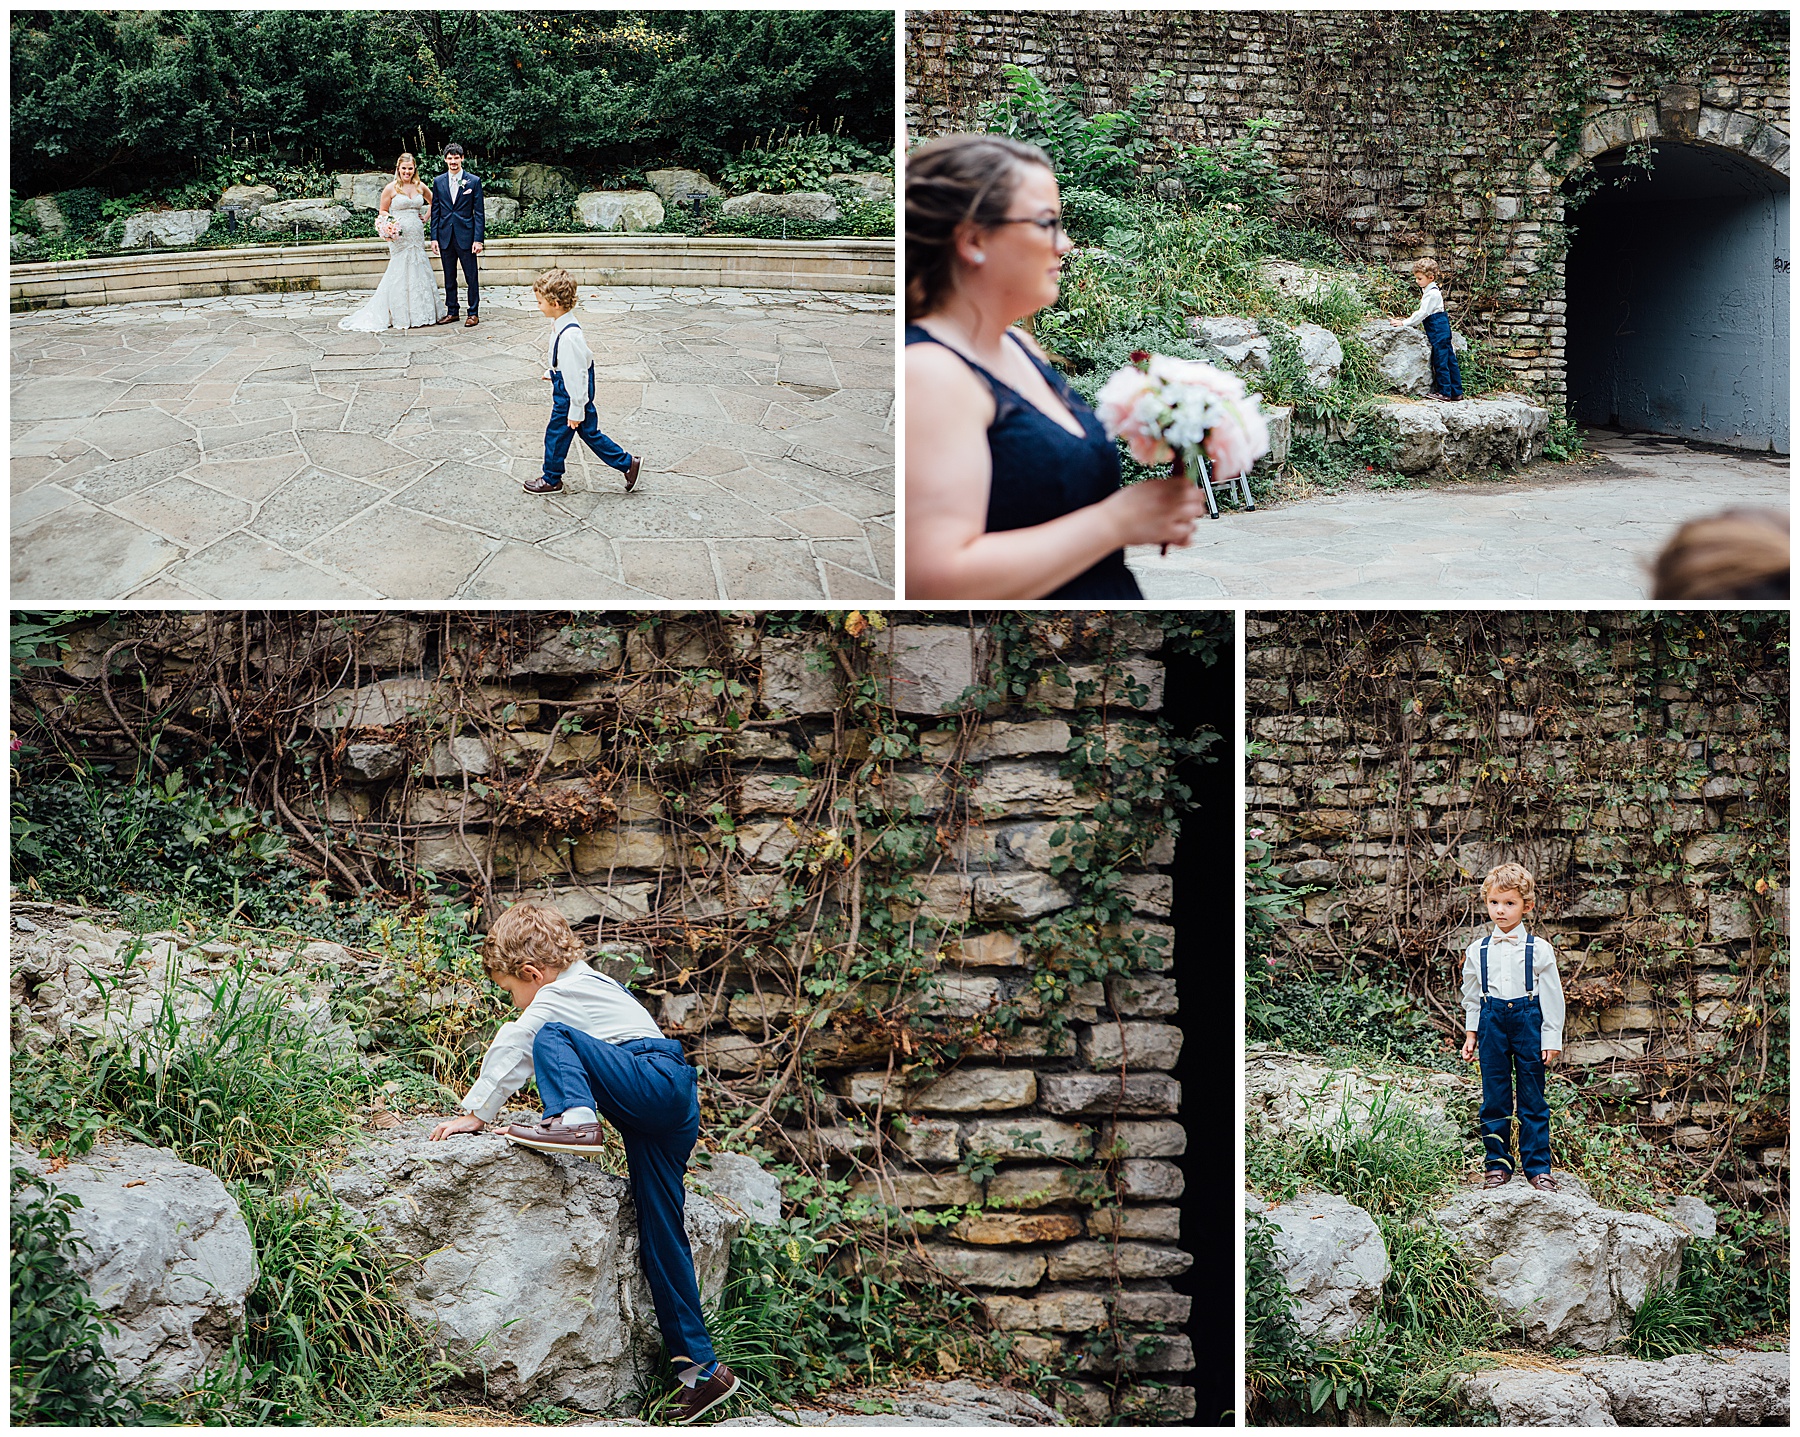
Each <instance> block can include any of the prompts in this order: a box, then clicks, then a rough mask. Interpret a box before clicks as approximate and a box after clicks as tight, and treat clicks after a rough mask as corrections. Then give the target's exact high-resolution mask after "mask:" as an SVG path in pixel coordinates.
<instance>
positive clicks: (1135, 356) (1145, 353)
mask: <svg viewBox="0 0 1800 1437" xmlns="http://www.w3.org/2000/svg"><path fill="white" fill-rule="evenodd" d="M1131 362H1132V363H1133V364H1135V365H1137V366H1138V367H1139V368H1142V367H1143V366H1144V365H1146V364H1148V363H1149V362H1150V351H1149V350H1147V349H1134V350H1132V351H1131Z"/></svg>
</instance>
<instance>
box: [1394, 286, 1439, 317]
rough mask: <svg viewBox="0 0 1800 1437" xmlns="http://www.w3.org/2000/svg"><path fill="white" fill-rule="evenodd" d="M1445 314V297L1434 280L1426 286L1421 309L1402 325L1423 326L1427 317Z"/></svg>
mask: <svg viewBox="0 0 1800 1437" xmlns="http://www.w3.org/2000/svg"><path fill="white" fill-rule="evenodd" d="M1443 312H1444V296H1443V293H1442V292H1441V291H1440V290H1439V289H1438V287H1437V282H1436V281H1435V280H1434V281H1432V283H1430V284H1428V285H1426V286H1425V293H1424V294H1422V295H1420V296H1419V307H1418V308H1417V309H1415V310H1414V311H1413V312H1412V313H1411V314H1409V315H1407V316H1406V318H1405V319H1403V320H1401V321H1400V322H1401V323H1402V324H1422V323H1424V320H1425V316H1426V315H1428V314H1442V313H1443Z"/></svg>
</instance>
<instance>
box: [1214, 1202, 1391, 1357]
mask: <svg viewBox="0 0 1800 1437" xmlns="http://www.w3.org/2000/svg"><path fill="white" fill-rule="evenodd" d="M1244 1206H1245V1208H1246V1209H1248V1210H1249V1211H1252V1212H1260V1213H1262V1214H1263V1215H1264V1216H1265V1217H1267V1218H1268V1219H1269V1220H1270V1221H1271V1222H1273V1223H1274V1224H1275V1226H1276V1227H1277V1229H1279V1234H1278V1236H1277V1237H1276V1239H1275V1260H1276V1265H1277V1266H1278V1267H1280V1269H1281V1276H1282V1278H1283V1280H1285V1281H1286V1283H1287V1285H1288V1291H1289V1292H1291V1293H1293V1295H1294V1297H1295V1299H1296V1301H1297V1303H1298V1306H1297V1307H1296V1308H1295V1310H1294V1324H1295V1326H1296V1327H1298V1328H1299V1330H1300V1333H1301V1335H1302V1336H1304V1337H1312V1338H1317V1339H1318V1340H1319V1341H1320V1342H1342V1341H1343V1340H1344V1339H1345V1338H1347V1337H1349V1336H1350V1334H1351V1333H1352V1332H1354V1331H1355V1330H1356V1328H1357V1326H1358V1324H1360V1323H1362V1322H1364V1321H1366V1320H1367V1319H1368V1318H1369V1317H1370V1316H1371V1315H1372V1314H1373V1313H1374V1311H1375V1304H1376V1302H1377V1301H1378V1300H1379V1299H1380V1297H1381V1285H1382V1283H1384V1282H1386V1281H1387V1275H1388V1257H1387V1245H1386V1244H1385V1243H1383V1242H1382V1240H1381V1229H1380V1228H1378V1227H1377V1226H1376V1225H1375V1219H1374V1218H1372V1217H1370V1216H1369V1214H1368V1213H1367V1212H1365V1211H1364V1210H1363V1209H1362V1208H1360V1207H1358V1206H1356V1204H1355V1203H1353V1202H1350V1201H1349V1200H1348V1199H1346V1198H1341V1197H1339V1196H1338V1195H1337V1194H1336V1193H1325V1192H1303V1193H1301V1194H1300V1195H1299V1196H1298V1197H1296V1198H1295V1199H1294V1200H1293V1201H1292V1202H1288V1203H1281V1204H1279V1205H1278V1206H1275V1207H1269V1206H1266V1205H1265V1204H1264V1203H1263V1202H1262V1200H1261V1199H1260V1198H1256V1197H1253V1196H1250V1195H1248V1194H1247V1195H1246V1196H1245V1198H1244Z"/></svg>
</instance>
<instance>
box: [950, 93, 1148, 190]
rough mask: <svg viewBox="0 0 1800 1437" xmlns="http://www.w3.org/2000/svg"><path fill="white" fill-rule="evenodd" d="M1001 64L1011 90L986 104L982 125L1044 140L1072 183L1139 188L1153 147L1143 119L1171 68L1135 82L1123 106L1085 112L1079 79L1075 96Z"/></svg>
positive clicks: (1059, 172)
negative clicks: (1140, 173)
mask: <svg viewBox="0 0 1800 1437" xmlns="http://www.w3.org/2000/svg"><path fill="white" fill-rule="evenodd" d="M1000 70H1001V74H1002V75H1003V76H1004V78H1005V80H1006V84H1007V88H1008V89H1010V90H1011V91H1012V94H1011V95H1010V96H1009V97H1008V98H1007V99H1005V100H1002V101H998V102H993V103H989V104H986V105H983V106H982V108H981V119H980V128H981V129H983V130H987V131H990V132H992V133H996V134H1002V135H1011V136H1012V137H1014V138H1015V139H1021V140H1025V141H1028V142H1029V143H1031V144H1034V145H1039V146H1041V147H1042V148H1043V150H1044V152H1045V153H1046V154H1047V155H1049V156H1050V161H1051V163H1052V165H1054V166H1055V169H1056V178H1057V180H1058V181H1059V183H1061V184H1063V185H1066V186H1068V187H1069V188H1071V189H1084V190H1099V191H1100V192H1101V193H1102V194H1108V195H1114V196H1119V197H1123V196H1126V195H1130V194H1133V193H1135V192H1136V191H1137V189H1138V188H1139V181H1138V165H1139V162H1140V161H1141V160H1142V159H1143V157H1144V155H1145V154H1146V153H1148V151H1149V150H1150V148H1151V140H1150V137H1149V136H1148V135H1146V134H1145V133H1144V132H1143V131H1144V122H1145V121H1146V120H1147V119H1148V118H1149V116H1150V115H1151V114H1152V113H1153V112H1154V110H1155V108H1156V103H1157V101H1158V99H1160V98H1161V95H1162V92H1163V89H1164V88H1165V85H1166V82H1167V81H1168V79H1169V78H1171V76H1170V74H1169V73H1168V72H1164V73H1163V74H1161V75H1159V76H1157V77H1156V78H1154V79H1152V80H1150V81H1147V82H1145V83H1144V84H1140V85H1136V86H1134V87H1133V88H1132V91H1131V99H1130V102H1129V103H1128V104H1127V106H1126V108H1125V109H1123V110H1103V111H1101V112H1100V113H1099V114H1097V115H1084V114H1082V112H1081V107H1080V105H1079V103H1078V101H1079V99H1080V96H1081V87H1080V86H1079V85H1071V86H1070V87H1069V91H1070V93H1071V94H1072V95H1073V96H1074V97H1075V98H1074V99H1070V98H1067V97H1066V96H1063V95H1059V94H1057V93H1056V92H1055V91H1054V90H1052V89H1051V88H1050V87H1049V86H1048V85H1046V84H1045V83H1044V82H1043V81H1042V80H1040V79H1038V77H1037V76H1036V75H1034V74H1032V73H1031V71H1029V70H1027V69H1024V68H1023V67H1022V66H1019V65H1002V66H1001V67H1000Z"/></svg>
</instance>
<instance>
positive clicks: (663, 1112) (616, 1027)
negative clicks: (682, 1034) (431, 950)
mask: <svg viewBox="0 0 1800 1437" xmlns="http://www.w3.org/2000/svg"><path fill="white" fill-rule="evenodd" d="M482 960H483V962H484V964H485V965H486V967H487V973H488V977H489V978H491V979H493V981H494V982H495V983H497V984H498V985H499V986H500V987H502V988H504V989H505V990H506V994H507V996H508V997H509V998H511V999H512V1003H513V1006H514V1007H515V1008H519V1009H521V1010H523V1011H522V1012H521V1014H520V1016H519V1017H517V1018H515V1019H514V1020H513V1021H512V1022H510V1023H505V1024H502V1025H501V1027H500V1031H499V1032H497V1033H495V1034H494V1038H493V1041H492V1042H491V1043H489V1044H488V1050H487V1055H486V1056H485V1057H484V1058H483V1059H482V1060H481V1076H480V1077H478V1078H477V1079H476V1080H475V1085H474V1087H472V1088H470V1089H469V1092H468V1096H467V1097H465V1098H464V1099H463V1100H462V1107H463V1108H464V1109H465V1110H466V1112H467V1116H465V1117H460V1118H452V1119H450V1121H448V1122H444V1123H439V1124H438V1125H437V1127H435V1128H433V1129H432V1132H431V1136H432V1138H433V1140H434V1141H435V1140H440V1139H443V1138H446V1137H449V1136H450V1135H451V1134H452V1133H477V1132H480V1131H481V1129H482V1128H483V1127H484V1126H486V1125H487V1124H488V1123H491V1122H492V1121H493V1120H494V1119H495V1118H496V1117H498V1116H499V1113H500V1109H501V1108H502V1107H503V1106H505V1103H506V1100H507V1099H508V1098H510V1097H511V1096H512V1095H513V1094H514V1093H516V1092H517V1091H518V1090H519V1089H520V1088H522V1087H523V1086H524V1085H525V1084H526V1083H527V1082H529V1081H530V1080H531V1079H532V1077H534V1076H535V1077H536V1078H537V1085H538V1096H539V1097H541V1098H542V1099H543V1100H544V1113H545V1117H544V1119H543V1120H542V1121H541V1122H537V1123H518V1124H515V1125H513V1126H512V1127H509V1128H507V1129H506V1130H505V1132H504V1133H503V1134H502V1136H504V1137H505V1138H506V1139H507V1140H508V1141H509V1142H513V1143H516V1144H518V1145H520V1146H521V1147H528V1148H537V1149H538V1150H540V1151H542V1152H547V1153H573V1154H577V1155H581V1156H586V1157H596V1156H598V1155H599V1151H600V1147H601V1144H602V1142H603V1136H602V1134H603V1130H602V1128H601V1126H600V1116H599V1115H600V1114H601V1113H604V1114H605V1115H606V1117H607V1119H608V1120H609V1121H610V1122H611V1123H612V1125H613V1126H614V1127H615V1128H617V1129H618V1131H619V1135H620V1136H621V1137H622V1138H624V1140H625V1159H626V1165H627V1168H628V1171H629V1174H630V1180H631V1196H632V1200H633V1202H634V1203H635V1204H636V1206H637V1216H638V1250H639V1252H640V1253H641V1254H642V1256H643V1262H644V1276H645V1277H646V1278H648V1279H649V1281H650V1295H651V1297H652V1298H653V1299H654V1300H655V1303H656V1323H657V1326H658V1327H659V1328H661V1330H662V1335H663V1341H664V1342H665V1343H666V1344H667V1345H668V1349H669V1353H670V1355H671V1356H672V1357H673V1358H674V1360H675V1364H676V1367H677V1369H678V1372H677V1375H678V1376H679V1378H680V1380H681V1386H682V1390H681V1393H680V1396H679V1397H678V1399H677V1403H678V1407H679V1411H680V1415H679V1419H678V1420H679V1421H681V1422H692V1421H693V1420H694V1419H695V1418H696V1417H698V1416H700V1415H701V1414H702V1413H704V1412H706V1411H709V1410H710V1409H711V1408H713V1407H716V1406H717V1405H718V1404H719V1403H721V1402H723V1401H724V1400H725V1399H726V1398H727V1397H729V1396H731V1394H732V1393H733V1392H735V1391H736V1390H737V1387H738V1378H737V1375H736V1374H735V1373H734V1372H732V1370H731V1369H730V1368H729V1367H727V1366H726V1365H725V1364H724V1363H722V1362H720V1361H718V1360H717V1358H716V1356H715V1355H714V1352H713V1345H712V1338H711V1337H710V1336H708V1334H707V1331H706V1321H705V1319H704V1317H702V1315H701V1312H700V1287H699V1283H698V1282H697V1281H696V1279H695V1276H694V1254H693V1249H692V1248H690V1247H689V1246H688V1239H687V1228H686V1226H685V1225H684V1223H683V1219H682V1213H683V1209H684V1207H685V1205H686V1190H685V1189H684V1188H683V1187H682V1174H683V1173H684V1172H686V1170H687V1161H688V1156H689V1154H690V1153H692V1152H693V1150H694V1140H695V1139H696V1138H697V1137H698V1136H699V1133H700V1095H699V1083H700V1077H699V1074H698V1073H696V1072H695V1071H694V1069H693V1068H692V1067H691V1066H690V1065H689V1063H688V1060H687V1056H686V1054H684V1053H683V1052H682V1048H681V1044H680V1043H677V1042H676V1041H674V1040H673V1039H671V1038H665V1037H663V1035H662V1030H661V1029H660V1028H658V1027H657V1026H656V1022H655V1020H654V1019H653V1018H651V1016H650V1015H649V1013H647V1012H646V1011H645V1010H644V1007H643V1005H642V1004H640V1003H639V1002H638V1001H637V999H635V998H633V997H632V996H631V994H630V993H628V992H626V990H625V988H624V987H623V986H622V985H621V984H619V983H617V982H615V981H614V980H613V979H611V978H608V977H607V976H606V975H605V974H604V973H600V972H597V971H596V970H595V969H593V968H591V967H589V966H588V963H587V960H586V959H585V958H583V957H582V949H581V941H580V940H579V939H578V938H576V936H575V934H574V933H573V932H572V931H571V930H570V928H569V924H568V920H567V919H565V918H564V917H563V916H562V914H561V913H559V912H557V911H556V909H554V908H549V907H546V906H544V905H542V904H537V903H518V904H515V905H513V907H511V908H509V909H507V910H506V912H504V913H502V914H501V915H500V917H499V918H498V919H496V920H495V922H494V926H493V929H492V930H491V931H490V932H489V934H488V936H487V940H486V942H485V943H484V944H483V945H482Z"/></svg>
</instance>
